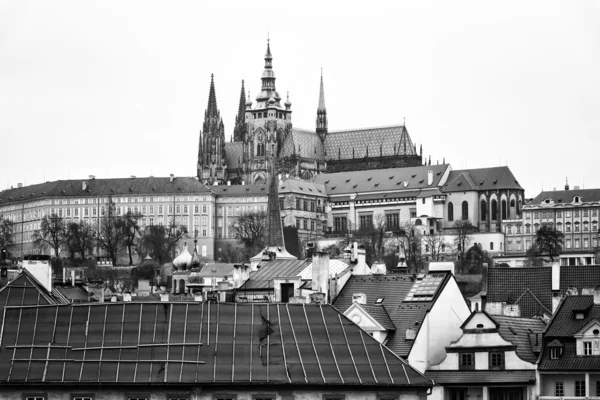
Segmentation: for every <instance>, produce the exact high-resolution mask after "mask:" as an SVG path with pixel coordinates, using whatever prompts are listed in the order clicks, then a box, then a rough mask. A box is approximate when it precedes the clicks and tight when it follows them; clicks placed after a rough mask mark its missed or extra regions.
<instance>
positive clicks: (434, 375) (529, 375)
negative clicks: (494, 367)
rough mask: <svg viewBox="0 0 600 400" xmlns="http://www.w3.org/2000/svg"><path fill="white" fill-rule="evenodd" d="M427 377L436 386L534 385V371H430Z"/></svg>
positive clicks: (426, 373) (427, 372)
mask: <svg viewBox="0 0 600 400" xmlns="http://www.w3.org/2000/svg"><path fill="white" fill-rule="evenodd" d="M425 376H427V377H428V378H430V379H432V380H433V381H434V382H435V383H436V384H442V385H444V386H448V385H453V384H456V385H465V384H469V385H470V384H486V383H533V382H535V371H534V370H515V371H510V370H504V371H454V370H453V371H436V370H428V371H426V372H425Z"/></svg>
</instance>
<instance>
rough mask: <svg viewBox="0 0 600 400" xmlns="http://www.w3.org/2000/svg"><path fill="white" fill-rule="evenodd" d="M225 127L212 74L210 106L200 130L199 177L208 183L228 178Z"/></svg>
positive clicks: (207, 108) (209, 95)
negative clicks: (218, 106)
mask: <svg viewBox="0 0 600 400" xmlns="http://www.w3.org/2000/svg"><path fill="white" fill-rule="evenodd" d="M226 168H227V167H226V166H225V127H224V125H223V119H222V118H221V114H220V112H219V109H218V108H217V96H216V94H215V82H214V77H213V75H212V74H211V75H210V90H209V93H208V106H207V107H206V111H205V112H204V125H203V126H202V132H200V146H199V150H198V178H199V179H200V180H201V181H202V182H204V183H206V184H212V183H214V182H219V183H223V182H224V181H225V179H226Z"/></svg>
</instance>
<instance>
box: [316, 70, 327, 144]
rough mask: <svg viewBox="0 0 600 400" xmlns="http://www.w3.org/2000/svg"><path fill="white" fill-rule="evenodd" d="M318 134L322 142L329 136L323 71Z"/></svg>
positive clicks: (318, 113)
mask: <svg viewBox="0 0 600 400" xmlns="http://www.w3.org/2000/svg"><path fill="white" fill-rule="evenodd" d="M317 134H318V135H319V137H320V138H321V140H325V136H327V109H326V108H325V90H324V89H323V70H321V88H320V90H319V106H318V107H317Z"/></svg>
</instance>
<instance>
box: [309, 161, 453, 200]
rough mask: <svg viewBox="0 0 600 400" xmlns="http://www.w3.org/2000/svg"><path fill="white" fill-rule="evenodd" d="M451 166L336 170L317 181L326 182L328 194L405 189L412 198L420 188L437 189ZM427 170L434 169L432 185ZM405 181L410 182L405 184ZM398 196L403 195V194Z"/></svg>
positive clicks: (318, 178)
mask: <svg viewBox="0 0 600 400" xmlns="http://www.w3.org/2000/svg"><path fill="white" fill-rule="evenodd" d="M448 168H449V165H448V164H441V165H428V166H419V167H404V168H388V169H378V170H376V171H374V170H366V171H351V172H337V173H332V174H319V175H317V176H316V177H315V182H318V183H323V184H325V188H326V189H327V194H328V195H330V196H335V195H339V194H350V193H360V192H363V193H364V192H367V194H368V192H385V191H394V192H401V191H406V192H411V193H412V194H411V197H413V196H417V195H418V194H419V190H425V189H430V190H437V186H439V182H440V180H441V178H442V177H443V176H444V174H445V172H446V170H447V169H448ZM427 171H433V182H432V184H431V185H428V184H427ZM405 183H407V185H406V186H405ZM359 196H360V195H359ZM359 196H358V197H357V198H359ZM377 196H381V194H380V193H378V194H377ZM399 196H400V197H403V196H402V195H400V194H399Z"/></svg>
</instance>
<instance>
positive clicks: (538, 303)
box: [487, 265, 600, 317]
mask: <svg viewBox="0 0 600 400" xmlns="http://www.w3.org/2000/svg"><path fill="white" fill-rule="evenodd" d="M597 284H600V268H599V267H598V266H597V265H568V266H561V267H560V294H562V295H564V294H565V293H566V292H567V290H568V288H569V287H576V288H578V289H579V290H581V289H583V288H593V287H594V286H595V285H597ZM517 300H518V304H519V308H520V309H521V316H524V317H532V316H534V315H542V314H543V313H546V314H547V313H549V311H551V310H552V268H551V267H530V268H489V269H488V277H487V301H488V302H497V301H506V302H508V303H509V304H515V303H516V302H517Z"/></svg>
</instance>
